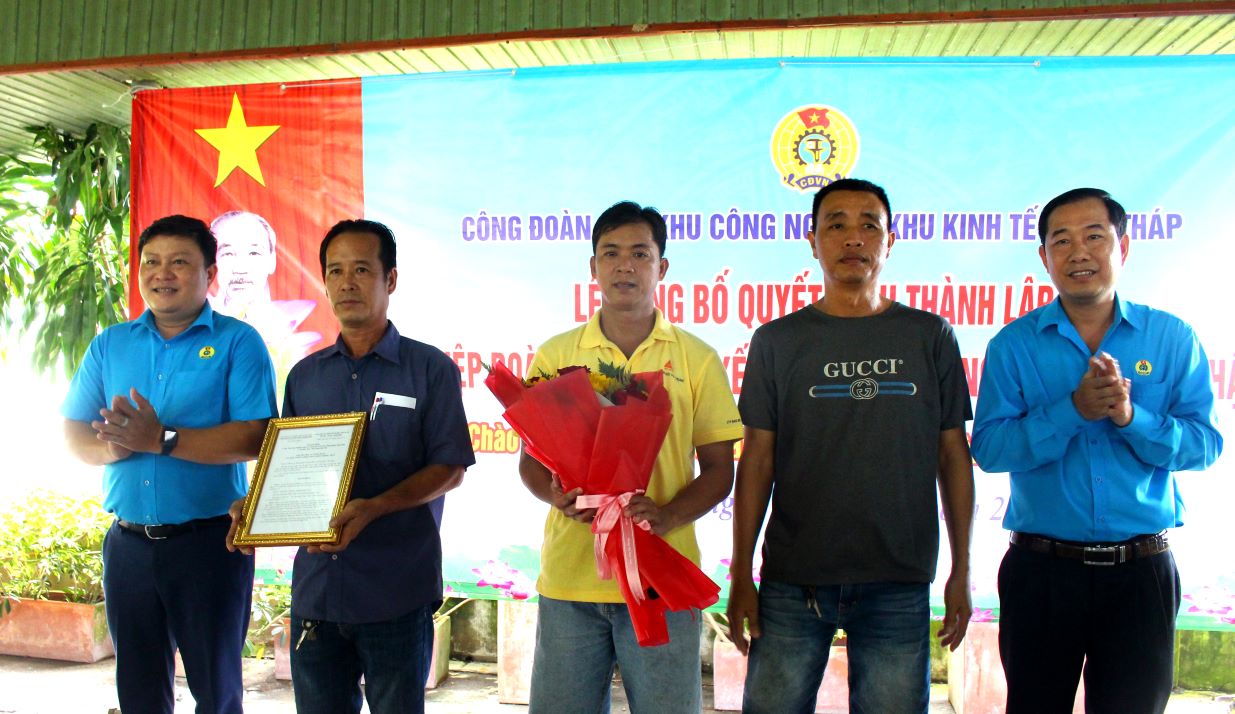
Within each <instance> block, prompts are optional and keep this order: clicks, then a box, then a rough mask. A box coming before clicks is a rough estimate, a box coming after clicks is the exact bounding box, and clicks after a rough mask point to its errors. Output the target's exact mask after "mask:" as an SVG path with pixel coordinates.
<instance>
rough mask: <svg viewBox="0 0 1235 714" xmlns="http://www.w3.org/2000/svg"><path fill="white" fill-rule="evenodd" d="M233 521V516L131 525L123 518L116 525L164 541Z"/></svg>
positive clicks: (117, 520)
mask: <svg viewBox="0 0 1235 714" xmlns="http://www.w3.org/2000/svg"><path fill="white" fill-rule="evenodd" d="M231 520H232V519H231V516H214V517H213V518H198V519H196V520H192V521H185V522H184V523H164V524H158V525H147V524H144V523H130V522H128V521H126V520H124V519H123V518H117V519H116V525H118V526H120V527H121V528H123V529H124V530H126V531H128V532H130V533H136V534H138V535H141V536H145V537H146V538H149V539H150V540H163V539H165V538H171V537H173V536H178V535H183V534H185V533H188V532H189V531H195V530H197V529H198V528H206V527H208V526H214V525H218V524H220V523H230V522H231Z"/></svg>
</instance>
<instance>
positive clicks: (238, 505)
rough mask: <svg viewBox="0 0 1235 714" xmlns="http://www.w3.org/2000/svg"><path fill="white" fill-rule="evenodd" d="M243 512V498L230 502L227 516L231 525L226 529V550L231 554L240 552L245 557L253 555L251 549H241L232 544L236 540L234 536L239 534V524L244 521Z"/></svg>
mask: <svg viewBox="0 0 1235 714" xmlns="http://www.w3.org/2000/svg"><path fill="white" fill-rule="evenodd" d="M243 511H244V499H243V498H238V499H236V500H235V501H232V505H231V507H230V508H228V509H227V515H229V516H231V517H232V525H231V527H230V528H228V529H227V549H228V550H229V551H231V552H233V553H235V552H236V551H240V552H241V553H244V554H245V555H251V554H252V553H253V549H252V548H242V547H241V546H238V545H236V544H235V543H234V542H233V541H234V540H235V538H236V534H237V533H239V532H240V524H241V522H242V521H243V520H244V513H243Z"/></svg>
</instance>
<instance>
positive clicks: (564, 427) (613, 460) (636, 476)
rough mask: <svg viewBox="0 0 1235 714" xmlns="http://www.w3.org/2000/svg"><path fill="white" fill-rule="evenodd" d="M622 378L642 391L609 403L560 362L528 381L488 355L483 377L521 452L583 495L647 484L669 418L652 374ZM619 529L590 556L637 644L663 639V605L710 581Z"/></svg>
mask: <svg viewBox="0 0 1235 714" xmlns="http://www.w3.org/2000/svg"><path fill="white" fill-rule="evenodd" d="M632 379H633V380H638V381H639V382H640V386H641V387H642V392H643V393H644V394H645V395H646V397H645V398H640V397H638V396H633V395H630V394H628V393H627V394H623V395H619V397H620V398H619V400H618V401H619V404H617V405H615V406H610V407H602V406H601V404H600V400H599V399H598V398H597V395H596V392H595V391H593V389H592V385H591V382H590V381H589V380H588V376H587V372H586V371H585V370H583V369H570V370H563V371H562V372H560V373H559V376H557V377H555V378H553V379H550V380H542V381H539V382H537V383H535V384H533V385H532V386H530V387H528V386H525V385H524V384H523V381H522V380H521V379H519V378H518V377H516V376H515V375H514V374H512V373H511V372H510V370H509V369H507V368H506V366H505V365H503V364H501V363H497V364H495V365H494V366H493V369H492V370H490V372H489V375H488V376H487V377H486V378H485V385H486V386H488V387H489V390H490V391H492V392H493V394H494V396H496V397H497V398H498V401H500V402H501V403H502V406H504V407H506V412H505V414H504V416H505V418H506V421H507V422H508V423H509V424H510V426H511V428H513V429H514V430H515V431H516V432H517V433H518V434H519V436H520V437H521V438H522V439H523V443H524V448H525V449H526V451H527V452H528V454H529V455H531V456H532V457H534V458H535V459H536V460H537V461H540V462H541V463H542V464H544V465H545V467H546V468H548V469H549V470H550V471H552V472H553V473H556V474H557V475H558V478H559V479H560V480H561V482H562V488H563V489H564V490H566V491H569V490H572V489H574V488H581V489H583V493H584V495H587V496H614V497H617V496H621V495H622V494H629V493H642V492H644V491H645V490H646V489H647V485H648V480H649V479H650V478H651V475H652V467H653V466H654V465H655V463H656V456H657V454H659V453H660V447H661V444H662V443H664V440H665V435H666V434H667V433H668V431H669V423H670V421H671V420H672V411H671V409H670V405H669V393H668V392H667V391H666V390H665V387H664V383H663V381H662V375H661V373H659V372H646V373H641V374H636V375H634V376H633V377H632ZM610 507H613V508H620V505H619V504H617V503H614V504H612V505H611V506H610ZM621 518H626V517H625V516H622V517H621ZM600 520H601V519H600V518H598V519H597V520H596V521H593V529H592V532H593V533H594V534H597V536H598V537H600V536H601V534H599V533H598V531H597V528H598V526H599V525H600ZM627 530H628V531H629V530H631V529H627ZM620 531H621V529H620V528H618V527H614V529H613V530H612V531H611V532H610V533H609V534H608V537H607V538H603V539H602V540H601V541H598V542H603V549H602V548H600V547H599V546H598V551H600V552H598V553H597V557H598V558H604V559H606V560H607V561H608V563H607V564H608V569H609V572H611V573H612V575H613V577H615V578H617V581H618V586H619V588H620V590H621V592H622V597H623V599H625V601H626V606H627V608H628V609H629V610H630V615H631V622H632V624H633V625H634V630H635V636H636V639H637V640H638V642H639V644H640V645H642V646H645V647H648V646H653V645H662V644H665V643H666V642H668V641H669V633H668V630H667V629H666V626H665V616H664V615H665V612H666V611H667V610H668V611H681V610H688V609H691V608H696V609H703V608H706V607H708V606H710V605H713V604H715V603H716V601H717V599H719V596H720V588H719V587H718V586H717V585H716V584H715V583H713V582H712V580H711V578H709V577H708V576H706V575H704V573H703V571H701V570H699V568H698V567H697V566H696V565H695V564H694V563H692V562H691V561H690V560H689V559H688V558H686V557H685V556H683V555H682V554H681V553H678V552H677V551H676V550H674V548H673V546H671V545H669V544H668V543H666V542H665V541H664V539H662V538H661V537H660V536H657V535H655V534H653V533H651V532H650V531H647V530H643V529H641V528H639V527H635V528H633V543H632V539H629V538H623V537H622V535H621V533H620ZM631 550H633V552H630V551H631ZM628 560H630V561H631V562H632V563H637V568H635V569H633V570H636V571H637V573H638V576H637V580H638V582H637V583H632V582H631V578H630V577H628V572H629V571H628V568H627V562H628ZM599 565H600V564H598V566H599ZM632 586H633V587H632Z"/></svg>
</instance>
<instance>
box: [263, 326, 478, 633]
mask: <svg viewBox="0 0 1235 714" xmlns="http://www.w3.org/2000/svg"><path fill="white" fill-rule="evenodd" d="M379 393H380V394H382V395H383V399H382V403H381V406H379V407H378V409H377V413H376V418H371V419H370V420H369V423H368V426H367V427H366V428H365V437H364V445H363V446H362V448H361V453H360V459H359V461H358V463H357V466H356V478H355V481H354V484H353V486H352V498H372V497H374V496H377V495H379V494H382V493H384V492H386V491H387V490H389V489H390V488H391V487H393V486H394V485H395V484H397V483H399V482H400V481H402V480H404V479H406V478H407V477H408V476H410V475H412V474H414V473H416V472H417V471H419V470H421V469H422V468H424V467H426V466H429V465H431V464H441V465H450V466H471V465H472V464H474V463H476V457H475V456H474V455H473V453H472V440H471V436H470V435H469V434H468V430H467V417H466V416H465V415H464V413H463V396H462V391H461V389H460V386H459V369H458V367H456V366H455V363H454V362H452V361H451V360H450V358H449V357H447V356H446V355H445V354H443V353H442V352H441V351H440V350H438V349H436V348H434V347H430V346H429V345H426V344H424V343H421V342H416V341H415V340H409V339H407V338H404V337H400V336H399V331H398V330H396V329H395V326H394V325H393V324H390V323H387V328H386V334H385V335H383V336H382V339H381V340H380V341H379V342H378V343H377V346H376V347H374V349H373V351H372V352H370V353H369V354H367V355H365V356H363V357H361V358H359V359H353V358H352V357H351V355H350V354H349V353H348V351H347V347H346V346H345V345H344V343H343V338H342V337H341V336H340V337H339V339H338V340H336V341H335V343H334V344H333V345H331V346H330V347H327V348H325V349H323V350H320V351H318V352H315V353H313V354H311V355H309V356H308V357H305V358H304V359H302V360H301V361H300V362H299V363H297V364H296V366H295V367H293V368H292V371H291V373H290V374H288V376H287V389H286V391H285V392H284V397H283V416H284V417H297V416H311V415H315V414H337V413H340V412H356V411H360V412H371V410H372V409H373V404H374V399H375V398H376V397H377V396H378V394H379ZM444 501H445V497H439V498H436V499H434V500H433V501H431V502H429V503H426V504H424V505H422V506H417V507H416V508H411V509H408V510H405V511H399V512H397V513H391V514H388V515H386V516H383V517H381V518H378V519H377V520H375V521H373V522H372V523H370V524H369V525H368V526H366V527H365V529H364V530H363V531H361V532H360V535H358V536H357V537H356V539H355V540H353V541H352V542H351V544H350V545H348V547H347V549H346V550H345V551H343V552H342V553H317V554H311V553H309V552H308V551H306V550H305V549H304V548H301V549H300V550H299V551H298V552H297V553H296V561H295V565H294V566H293V571H292V612H294V613H295V615H296V616H297V617H302V618H307V619H310V620H327V621H330V622H345V623H353V624H358V623H365V622H383V621H385V620H391V619H394V618H396V617H400V616H402V615H405V614H407V613H408V612H411V611H412V610H414V609H416V608H418V607H422V606H424V605H426V604H428V603H430V602H434V601H436V600H441V598H442V541H441V537H440V535H439V533H438V528H439V527H440V525H441V522H442V504H443V502H444Z"/></svg>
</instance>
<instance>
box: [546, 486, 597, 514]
mask: <svg viewBox="0 0 1235 714" xmlns="http://www.w3.org/2000/svg"><path fill="white" fill-rule="evenodd" d="M552 477H553V484H552V485H551V486H550V489H551V490H552V492H553V501H552V503H553V507H554V508H556V509H558V510H559V511H561V512H562V513H563V514H564V515H565V516H566V517H567V518H569V519H571V520H575V521H579V522H580V523H591V522H592V519H593V518H595V517H596V509H595V508H578V507H576V506H575V500H576V499H577V498H579V496H581V495H583V489H581V488H572V489H571V490H569V491H565V492H563V491H562V481H561V479H559V478H558V477H557V474H552Z"/></svg>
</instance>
